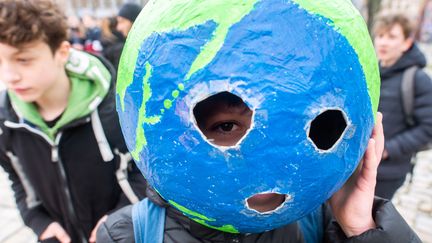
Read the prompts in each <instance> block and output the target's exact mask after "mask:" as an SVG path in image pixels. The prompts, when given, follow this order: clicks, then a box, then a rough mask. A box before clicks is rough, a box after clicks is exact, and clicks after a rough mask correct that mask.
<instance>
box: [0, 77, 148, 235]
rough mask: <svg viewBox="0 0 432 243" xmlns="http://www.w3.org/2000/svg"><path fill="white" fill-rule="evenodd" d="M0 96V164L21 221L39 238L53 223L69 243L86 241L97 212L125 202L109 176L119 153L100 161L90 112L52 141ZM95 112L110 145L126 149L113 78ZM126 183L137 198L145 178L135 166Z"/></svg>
mask: <svg viewBox="0 0 432 243" xmlns="http://www.w3.org/2000/svg"><path fill="white" fill-rule="evenodd" d="M111 71H112V70H111ZM112 77H115V75H112ZM111 81H113V80H111ZM1 97H2V98H1V100H0V164H1V166H2V167H3V168H4V170H5V171H6V172H7V173H8V174H9V179H10V180H11V181H12V189H13V191H14V193H15V198H16V203H17V205H18V209H19V211H20V213H21V216H22V218H23V220H24V223H25V224H26V225H27V226H29V227H30V228H31V229H33V231H34V232H35V233H36V234H37V236H38V237H39V236H40V234H41V233H42V232H43V231H44V230H45V229H46V227H47V226H48V225H49V224H50V223H52V222H54V221H57V222H59V223H60V224H61V225H62V226H63V227H64V228H65V230H66V231H67V232H68V234H69V235H70V236H71V238H72V242H86V241H87V240H88V238H89V236H90V233H91V231H92V229H93V227H94V226H95V225H96V223H97V222H98V220H99V219H100V218H101V217H102V216H104V215H105V214H107V213H109V212H110V211H113V210H115V209H117V208H120V207H122V206H125V205H127V204H129V200H128V199H127V198H126V197H125V195H124V194H123V193H122V190H121V189H120V187H119V185H118V183H117V178H116V174H115V172H116V170H117V168H118V166H119V155H118V154H116V155H115V156H114V159H112V160H111V161H109V162H104V160H103V159H102V156H101V151H100V149H99V147H98V142H97V141H96V138H95V133H94V131H93V127H92V122H91V119H90V115H87V116H85V117H82V118H79V119H76V120H74V121H73V122H71V123H70V124H67V125H66V126H64V127H62V128H61V129H60V131H59V133H62V135H61V137H60V136H57V138H58V139H59V141H57V142H56V143H53V142H52V141H49V139H47V138H46V136H44V134H43V133H42V132H40V131H39V130H38V129H37V128H36V127H32V124H28V123H25V122H24V121H20V119H19V118H18V116H17V114H16V112H15V110H14V109H13V107H12V105H11V102H10V98H9V96H8V95H7V93H6V92H4V91H3V92H2V95H1ZM97 110H98V113H99V117H100V121H101V123H102V127H103V130H104V132H105V135H106V138H107V140H108V142H109V145H110V147H111V149H112V150H113V151H114V150H115V149H117V150H118V151H120V152H123V153H126V152H127V148H126V146H125V143H124V140H123V136H122V134H121V131H120V126H119V122H118V117H117V113H116V112H115V101H114V85H113V82H111V88H110V91H109V92H108V94H107V95H106V96H105V99H104V100H103V101H102V102H101V103H100V104H99V106H98V108H97ZM129 181H130V182H131V184H132V186H133V188H134V190H135V192H136V193H137V194H138V195H140V196H141V197H142V195H144V193H143V192H144V191H145V181H144V179H143V177H142V175H141V174H140V173H139V171H138V169H137V168H136V167H133V168H131V169H130V170H129Z"/></svg>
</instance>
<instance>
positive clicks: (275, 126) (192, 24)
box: [117, 0, 379, 233]
mask: <svg viewBox="0 0 432 243" xmlns="http://www.w3.org/2000/svg"><path fill="white" fill-rule="evenodd" d="M221 92H229V93H231V94H233V95H236V96H238V97H240V98H241V99H242V100H243V101H244V103H245V104H246V105H247V106H248V107H249V108H250V109H251V110H252V112H253V117H252V125H251V127H250V129H249V130H248V132H247V134H246V135H245V137H244V138H243V139H241V140H240V141H239V142H238V143H237V144H235V145H233V146H225V147H224V146H217V145H215V144H212V143H211V142H210V141H208V139H207V138H206V137H205V136H204V135H203V133H202V132H201V131H200V129H199V127H198V126H197V124H196V119H195V117H194V113H193V109H194V107H195V105H196V104H197V103H199V102H201V101H203V100H205V99H206V98H208V97H210V96H212V95H215V94H218V93H221ZM378 92H379V76H378V71H377V62H376V60H375V54H374V52H373V47H372V44H371V41H370V39H369V35H368V32H367V29H366V27H365V24H364V22H363V20H362V18H361V16H360V15H359V14H358V12H357V11H356V10H355V9H354V8H353V7H352V6H351V3H350V1H346V0H330V1H329V0H325V1H324V0H310V1H306V0H297V1H290V0H288V1H287V0H262V1H259V0H247V1H229V0H220V1H205V0H173V1H169V2H165V1H156V0H155V1H152V2H150V3H148V4H147V6H146V7H145V8H144V10H143V12H142V13H141V14H140V16H139V18H138V19H137V21H136V22H135V24H134V26H133V29H132V31H131V33H130V36H129V37H128V41H127V44H126V46H125V49H124V52H123V55H122V59H121V65H120V69H119V78H118V86H117V101H118V108H117V109H118V113H119V115H120V121H121V125H122V130H123V133H124V136H125V139H126V142H127V146H128V148H129V150H130V151H131V152H132V155H133V157H134V159H135V161H136V163H137V165H138V167H139V168H140V170H141V171H142V173H143V174H144V176H145V177H146V179H147V180H148V183H149V184H150V185H151V186H152V187H153V188H154V189H155V190H156V191H157V192H158V193H159V194H160V195H161V197H162V198H164V199H165V200H166V201H167V202H169V203H170V204H171V205H172V206H174V207H175V208H177V209H178V210H180V211H181V212H183V213H184V214H185V215H186V216H188V217H189V218H191V219H193V220H195V221H196V222H199V223H201V224H203V225H206V226H208V227H211V228H216V229H219V230H222V231H227V232H247V233H254V232H263V231H266V230H271V229H274V228H278V227H281V226H283V225H286V224H288V223H290V222H293V221H295V220H298V219H299V218H302V217H304V216H305V215H307V214H309V213H310V212H312V211H313V210H314V209H316V208H317V207H319V206H320V205H321V204H322V203H323V202H325V201H326V200H327V199H328V198H329V197H330V196H331V195H332V194H333V193H334V192H335V191H337V190H338V189H339V188H340V187H341V186H342V185H343V184H344V183H345V181H346V180H347V179H348V178H349V177H350V175H351V174H352V173H353V171H354V170H355V168H356V167H357V165H358V163H359V161H360V159H361V157H362V155H363V153H364V151H365V149H366V145H367V141H368V139H369V137H370V134H371V131H372V128H373V124H374V113H375V112H376V109H377V101H378V96H379V94H378ZM335 127H336V130H338V132H337V134H336V135H334V134H331V133H330V132H329V130H331V129H334V128H335ZM330 137H331V138H330ZM322 141H324V142H322ZM321 143H324V144H325V145H322V144H321ZM270 192H271V193H276V194H281V195H285V201H284V202H283V203H282V204H281V205H280V206H279V207H277V208H275V209H274V210H271V211H268V212H260V211H257V210H254V209H252V208H250V207H249V206H248V203H247V199H248V198H250V197H252V196H253V195H260V194H265V193H270Z"/></svg>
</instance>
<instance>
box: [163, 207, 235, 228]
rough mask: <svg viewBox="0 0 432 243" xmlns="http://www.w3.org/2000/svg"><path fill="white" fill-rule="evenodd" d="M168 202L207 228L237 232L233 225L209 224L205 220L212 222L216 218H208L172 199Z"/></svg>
mask: <svg viewBox="0 0 432 243" xmlns="http://www.w3.org/2000/svg"><path fill="white" fill-rule="evenodd" d="M168 202H169V204H171V205H173V206H174V207H175V208H177V209H178V210H179V211H180V212H182V213H184V214H185V215H186V216H188V217H189V218H190V219H192V220H193V221H195V222H197V223H199V224H202V225H204V226H206V227H208V228H212V229H216V230H220V231H224V232H229V233H234V234H237V233H239V231H238V230H237V229H236V228H235V227H234V226H232V225H229V224H227V225H223V226H220V227H216V226H212V225H209V224H208V223H207V222H214V221H216V220H215V219H211V218H208V217H207V216H205V215H202V214H200V213H197V212H194V211H192V210H190V209H188V208H186V207H183V206H181V205H180V204H178V203H176V202H174V201H172V200H169V201H168Z"/></svg>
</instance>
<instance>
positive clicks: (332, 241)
mask: <svg viewBox="0 0 432 243" xmlns="http://www.w3.org/2000/svg"><path fill="white" fill-rule="evenodd" d="M147 192H148V197H149V199H150V200H152V202H154V203H156V204H158V205H160V206H161V207H167V210H166V216H165V230H164V241H163V243H301V242H304V239H303V235H302V234H301V233H300V232H301V231H300V229H299V226H298V224H297V223H292V224H289V225H287V226H284V227H281V228H278V229H275V230H272V231H268V232H264V233H260V234H247V235H246V234H230V233H225V232H222V231H218V230H214V229H210V228H207V227H205V226H203V225H200V224H198V223H196V222H195V221H193V220H190V219H189V218H187V217H185V216H184V215H183V214H182V213H181V212H179V211H177V210H176V209H174V208H172V207H170V206H169V205H168V204H166V203H164V202H163V200H162V199H160V197H159V196H157V195H156V194H155V193H154V192H153V191H152V190H148V189H147ZM322 207H323V209H324V210H323V214H324V217H323V220H324V222H323V225H324V229H323V230H324V235H323V239H322V241H323V242H329V243H336V242H353V243H354V242H359V243H360V242H365V243H374V242H376V243H399V242H400V243H408V242H410V243H416V242H421V241H420V239H419V238H418V237H417V235H416V234H415V233H414V232H413V231H412V230H411V228H410V227H409V226H408V225H407V224H406V222H405V221H404V220H403V218H402V217H401V216H400V215H399V213H398V212H397V211H396V209H395V208H394V206H393V205H392V204H391V203H390V202H389V201H386V200H383V199H379V198H376V199H375V202H374V208H373V212H374V214H373V217H374V220H375V223H376V225H377V228H376V229H373V230H368V231H366V232H364V233H363V234H361V235H359V236H355V237H351V238H347V237H346V236H345V234H344V233H343V231H342V229H341V228H340V227H339V225H338V224H337V222H336V221H335V220H334V218H333V217H332V213H331V210H330V207H329V206H328V205H327V204H324V205H323V206H322ZM97 242H98V243H99V242H100V243H113V242H116V243H133V242H135V239H134V232H133V223H132V206H127V207H124V208H122V209H120V210H118V211H117V212H115V213H114V214H112V215H110V216H109V217H108V220H107V221H106V222H105V223H104V224H102V225H101V226H100V227H99V229H98V232H97ZM152 243H153V242H152Z"/></svg>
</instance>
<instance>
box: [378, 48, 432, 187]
mask: <svg viewBox="0 0 432 243" xmlns="http://www.w3.org/2000/svg"><path fill="white" fill-rule="evenodd" d="M411 66H418V67H419V70H418V71H417V72H416V74H415V80H414V90H415V97H414V109H413V116H414V119H415V121H416V125H415V126H414V127H410V126H409V125H408V124H406V121H405V114H404V111H403V108H402V96H401V82H402V75H403V72H404V71H405V70H406V69H408V68H409V67H411ZM425 66H426V58H425V56H424V55H423V53H421V52H420V50H419V49H418V47H417V46H416V45H414V46H413V47H411V48H410V49H409V50H408V51H407V52H406V53H404V55H403V56H402V57H401V58H400V59H399V60H398V61H397V62H396V63H395V64H394V65H393V66H391V67H385V68H384V67H380V72H381V97H380V104H379V107H378V110H379V111H380V112H382V113H383V126H384V136H385V138H386V142H385V148H386V150H387V151H388V154H389V158H388V159H386V160H383V161H381V164H380V166H379V168H378V179H400V178H403V177H404V176H405V175H406V174H407V173H408V172H409V170H410V161H411V157H412V156H413V154H414V153H415V152H416V151H418V150H419V149H420V148H422V147H423V146H424V145H426V144H427V143H428V142H431V141H432V82H431V79H430V78H429V77H428V76H427V74H426V73H425V72H424V71H423V70H421V69H422V68H424V67H425Z"/></svg>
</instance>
